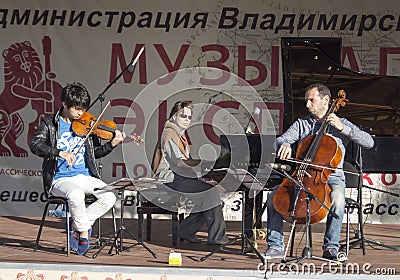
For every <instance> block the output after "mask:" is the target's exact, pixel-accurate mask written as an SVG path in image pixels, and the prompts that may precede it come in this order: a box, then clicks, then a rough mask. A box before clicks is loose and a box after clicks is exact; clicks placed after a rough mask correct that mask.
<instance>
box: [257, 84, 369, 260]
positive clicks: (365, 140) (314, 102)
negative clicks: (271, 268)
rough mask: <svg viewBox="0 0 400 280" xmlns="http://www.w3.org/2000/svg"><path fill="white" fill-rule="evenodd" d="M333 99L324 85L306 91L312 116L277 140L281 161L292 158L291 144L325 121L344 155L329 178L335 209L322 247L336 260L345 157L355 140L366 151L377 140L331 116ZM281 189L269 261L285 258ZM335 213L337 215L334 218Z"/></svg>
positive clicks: (272, 215) (272, 218)
mask: <svg viewBox="0 0 400 280" xmlns="http://www.w3.org/2000/svg"><path fill="white" fill-rule="evenodd" d="M330 100H331V92H330V90H329V88H328V87H327V86H325V85H323V84H312V85H310V86H308V87H307V88H306V90H305V101H306V108H307V109H308V111H309V113H310V114H309V115H308V116H306V117H305V118H301V119H297V120H296V121H295V122H294V123H293V124H292V125H291V126H290V127H289V129H288V130H287V131H286V132H285V133H283V134H282V135H281V136H280V137H278V138H277V139H276V140H275V148H276V150H277V157H278V158H280V159H281V160H286V159H289V158H290V157H291V156H292V148H291V145H292V144H294V143H296V142H300V141H302V140H303V139H304V138H306V137H307V136H310V135H313V134H316V133H317V132H319V130H320V129H319V128H320V127H321V125H322V123H323V122H326V123H327V125H328V126H327V130H326V134H327V135H328V136H330V137H332V138H333V139H334V140H335V141H336V143H337V145H338V147H339V148H340V150H341V152H342V158H341V160H340V163H339V164H338V166H337V167H338V169H337V170H336V171H335V172H332V173H331V174H330V176H329V178H328V182H327V184H328V186H329V188H330V189H331V192H330V198H331V209H330V213H329V214H328V216H327V219H326V229H325V235H324V243H323V246H322V249H323V254H322V257H323V258H326V259H331V260H336V259H337V255H338V250H339V240H340V232H341V228H342V219H343V214H344V207H345V187H346V185H345V177H344V173H343V171H342V170H341V168H342V167H343V160H344V155H345V151H346V150H345V147H346V145H347V144H348V143H349V142H350V141H353V142H355V143H356V144H358V145H360V146H361V147H364V148H372V147H373V145H374V140H373V138H372V137H371V136H370V135H369V134H368V133H366V132H364V131H362V130H360V129H359V128H358V127H357V126H356V125H354V124H353V123H351V122H350V121H348V120H347V119H344V118H339V117H337V116H336V115H335V114H334V113H330V114H327V113H328V111H329V107H330V106H329V104H330ZM278 188H279V186H277V187H276V188H275V189H274V191H273V192H272V193H271V195H270V196H269V197H268V200H267V212H268V220H267V237H266V240H267V243H268V250H267V251H266V252H265V253H264V254H265V258H266V259H273V258H283V257H284V243H283V230H282V228H283V218H282V216H281V215H280V214H279V213H278V212H277V211H276V209H275V207H274V204H273V196H274V195H275V193H276V191H277V189H278ZM332 212H333V213H335V214H336V215H337V217H334V216H335V215H332Z"/></svg>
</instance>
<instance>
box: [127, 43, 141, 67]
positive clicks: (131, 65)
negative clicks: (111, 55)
mask: <svg viewBox="0 0 400 280" xmlns="http://www.w3.org/2000/svg"><path fill="white" fill-rule="evenodd" d="M143 51H144V46H143V47H142V48H141V49H140V51H139V53H138V55H137V56H136V57H135V59H134V60H133V61H132V63H131V64H129V66H128V69H127V70H128V72H129V73H133V70H135V64H136V62H137V61H138V59H139V57H140V56H141V55H142V52H143Z"/></svg>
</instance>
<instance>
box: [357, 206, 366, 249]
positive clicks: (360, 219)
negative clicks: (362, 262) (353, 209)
mask: <svg viewBox="0 0 400 280" xmlns="http://www.w3.org/2000/svg"><path fill="white" fill-rule="evenodd" d="M358 230H359V231H360V238H361V248H362V252H363V255H365V242H364V241H365V239H364V224H363V213H362V206H361V204H360V207H359V208H358Z"/></svg>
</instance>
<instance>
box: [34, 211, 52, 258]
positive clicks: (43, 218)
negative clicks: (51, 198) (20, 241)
mask: <svg viewBox="0 0 400 280" xmlns="http://www.w3.org/2000/svg"><path fill="white" fill-rule="evenodd" d="M49 204H50V203H46V204H45V206H44V210H43V215H42V220H41V221H40V226H39V231H38V234H37V236H36V241H35V247H34V248H33V251H34V252H36V250H37V248H38V247H39V240H40V236H41V235H42V230H43V225H44V221H45V219H46V214H47V209H48V208H49Z"/></svg>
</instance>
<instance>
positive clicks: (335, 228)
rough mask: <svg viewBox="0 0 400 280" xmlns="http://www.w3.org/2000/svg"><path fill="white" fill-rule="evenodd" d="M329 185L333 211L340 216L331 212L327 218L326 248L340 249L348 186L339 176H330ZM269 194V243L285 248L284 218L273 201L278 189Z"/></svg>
mask: <svg viewBox="0 0 400 280" xmlns="http://www.w3.org/2000/svg"><path fill="white" fill-rule="evenodd" d="M328 185H329V187H330V188H331V190H332V191H331V212H334V213H335V214H336V215H337V216H338V218H335V217H333V215H332V214H331V213H329V214H328V216H327V218H326V228H325V235H324V245H323V246H322V249H325V248H335V249H337V250H339V240H340V231H341V229H342V220H343V215H344V206H345V198H344V189H345V187H346V185H345V183H344V181H343V180H341V179H339V178H337V177H332V176H331V177H329V179H328ZM277 188H278V186H277V187H275V189H274V190H273V191H272V193H271V194H270V195H269V196H268V199H267V213H268V218H267V243H268V247H269V248H273V249H277V250H283V249H284V247H285V245H284V243H283V219H282V217H281V215H280V214H279V213H278V212H276V211H275V208H274V206H273V203H272V197H273V196H274V194H275V191H276V189H277Z"/></svg>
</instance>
